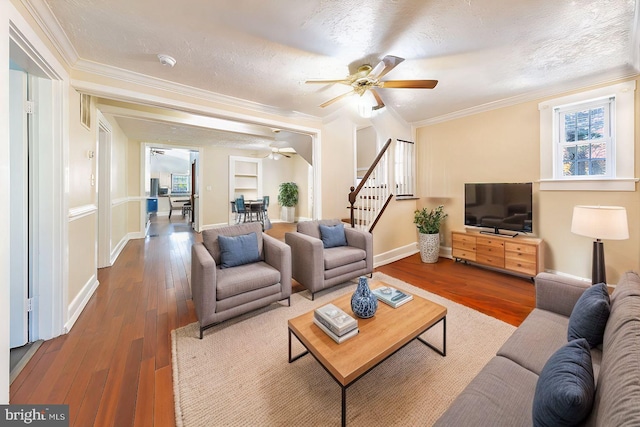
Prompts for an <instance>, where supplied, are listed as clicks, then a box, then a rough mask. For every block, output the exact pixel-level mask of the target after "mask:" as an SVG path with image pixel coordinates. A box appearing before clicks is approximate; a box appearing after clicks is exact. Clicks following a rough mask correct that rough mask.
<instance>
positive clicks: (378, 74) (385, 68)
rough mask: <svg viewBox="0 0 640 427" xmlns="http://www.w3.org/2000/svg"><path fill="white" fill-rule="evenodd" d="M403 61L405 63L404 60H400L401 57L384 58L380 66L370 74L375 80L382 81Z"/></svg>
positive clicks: (388, 56)
mask: <svg viewBox="0 0 640 427" xmlns="http://www.w3.org/2000/svg"><path fill="white" fill-rule="evenodd" d="M402 61H404V58H400V57H399V56H393V55H387V56H385V57H384V58H382V61H380V62H378V65H376V66H375V68H374V69H373V70H371V73H369V75H370V76H371V77H373V78H374V79H381V78H382V77H384V76H385V75H386V74H387V73H388V72H389V71H391V70H393V69H394V68H395V67H396V65H398V64H399V63H401V62H402Z"/></svg>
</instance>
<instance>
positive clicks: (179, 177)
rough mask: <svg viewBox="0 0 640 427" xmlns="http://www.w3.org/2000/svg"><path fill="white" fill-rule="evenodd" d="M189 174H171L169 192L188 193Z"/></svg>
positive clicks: (189, 187)
mask: <svg viewBox="0 0 640 427" xmlns="http://www.w3.org/2000/svg"><path fill="white" fill-rule="evenodd" d="M190 184H191V176H190V175H183V174H175V173H172V174H171V193H190V192H191V186H190Z"/></svg>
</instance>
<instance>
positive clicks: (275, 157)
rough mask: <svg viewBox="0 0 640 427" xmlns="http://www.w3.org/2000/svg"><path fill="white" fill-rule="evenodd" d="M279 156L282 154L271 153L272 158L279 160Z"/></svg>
mask: <svg viewBox="0 0 640 427" xmlns="http://www.w3.org/2000/svg"><path fill="white" fill-rule="evenodd" d="M281 158H282V154H279V153H275V154H274V155H273V160H280V159H281Z"/></svg>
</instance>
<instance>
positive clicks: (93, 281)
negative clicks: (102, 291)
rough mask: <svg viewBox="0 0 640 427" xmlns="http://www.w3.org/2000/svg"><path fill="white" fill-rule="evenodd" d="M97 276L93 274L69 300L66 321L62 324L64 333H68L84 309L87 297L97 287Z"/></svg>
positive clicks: (87, 300) (89, 296)
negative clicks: (71, 299)
mask: <svg viewBox="0 0 640 427" xmlns="http://www.w3.org/2000/svg"><path fill="white" fill-rule="evenodd" d="M99 284H100V282H98V277H97V276H96V275H95V274H94V275H93V276H91V278H90V279H89V280H88V281H87V283H86V284H85V285H84V286H83V287H82V289H81V290H80V292H79V293H78V295H76V297H75V298H74V299H73V301H71V304H69V307H68V308H67V323H65V325H64V333H65V334H66V333H69V331H70V330H71V328H72V327H73V325H74V324H75V323H76V320H78V317H80V313H82V310H84V307H85V306H86V305H87V303H88V302H89V299H90V298H91V296H92V295H93V293H94V292H95V291H96V289H98V285H99Z"/></svg>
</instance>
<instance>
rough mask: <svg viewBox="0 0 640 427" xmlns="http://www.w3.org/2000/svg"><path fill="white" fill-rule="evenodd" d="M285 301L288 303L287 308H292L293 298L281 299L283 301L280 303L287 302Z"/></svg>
mask: <svg viewBox="0 0 640 427" xmlns="http://www.w3.org/2000/svg"><path fill="white" fill-rule="evenodd" d="M285 300H286V301H287V306H289V307H291V297H289V298H284V299H281V300H280V301H278V302H281V301H285Z"/></svg>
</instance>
